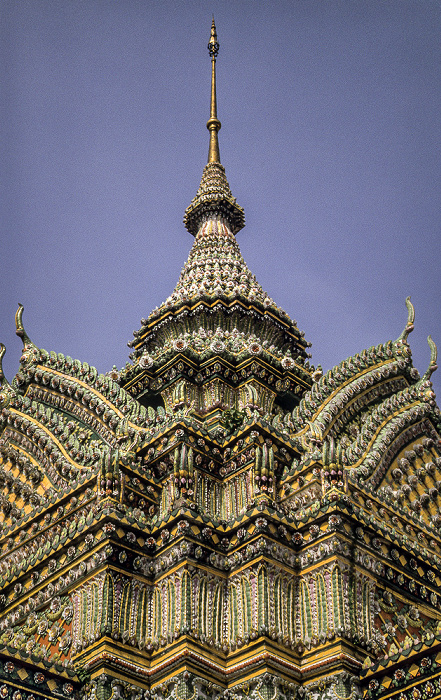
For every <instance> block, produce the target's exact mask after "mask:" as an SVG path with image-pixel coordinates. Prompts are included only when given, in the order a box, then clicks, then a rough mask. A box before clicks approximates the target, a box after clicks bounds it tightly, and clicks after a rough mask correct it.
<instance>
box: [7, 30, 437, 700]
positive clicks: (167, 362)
mask: <svg viewBox="0 0 441 700" xmlns="http://www.w3.org/2000/svg"><path fill="white" fill-rule="evenodd" d="M208 48H209V53H210V57H211V66H212V77H211V110H210V118H209V120H208V123H207V127H208V130H209V134H210V141H209V154H208V163H207V165H206V166H205V168H204V171H203V175H202V180H201V184H200V186H199V189H198V191H197V194H196V196H195V198H194V199H193V200H192V202H191V204H190V206H189V207H188V208H187V210H186V212H185V217H184V223H185V226H186V228H187V229H188V231H189V232H190V233H191V234H192V235H193V236H194V237H195V240H194V244H193V247H192V249H191V251H190V254H189V258H188V260H187V262H186V263H185V266H184V268H183V270H182V272H181V275H180V277H179V280H178V282H177V285H176V287H175V289H174V290H173V292H172V294H171V295H170V297H169V298H168V299H167V300H166V301H165V302H164V303H163V304H161V305H160V306H159V307H158V308H157V309H155V310H154V311H152V313H151V314H150V316H148V318H146V319H143V320H142V321H141V328H140V330H138V331H136V332H135V333H134V339H133V340H132V341H131V342H130V343H129V344H130V346H131V348H132V352H131V363H128V365H126V367H125V368H124V369H123V370H121V371H118V370H116V369H113V370H111V371H110V372H108V373H107V374H99V373H98V372H97V370H96V369H95V368H94V367H91V366H89V364H88V363H87V362H80V361H78V360H73V359H72V358H71V357H68V356H64V355H62V354H60V353H58V354H57V353H56V352H54V351H52V352H47V351H45V350H43V349H41V348H39V347H38V346H37V345H36V344H35V343H34V342H33V341H32V340H31V339H30V338H29V337H28V335H27V334H26V331H25V329H24V325H23V317H22V315H23V307H22V306H20V307H19V309H18V311H17V315H16V328H17V335H18V336H20V338H21V340H22V342H23V353H22V356H21V360H20V367H19V370H18V372H17V374H16V376H15V377H14V379H13V380H12V382H11V383H9V382H8V381H7V379H6V378H5V376H4V374H3V371H2V370H1V358H2V357H3V354H4V347H3V346H1V352H0V494H1V495H0V509H1V510H0V513H1V515H0V522H1V525H0V700H41V699H42V698H47V699H48V700H69V699H70V698H78V700H79V699H80V698H81V699H83V698H84V699H85V700H86V699H87V700H95V699H97V700H119V699H121V698H124V700H126V699H127V700H149V699H150V700H166V699H168V698H172V699H173V700H191V699H196V698H201V699H204V700H221V699H222V700H276V698H277V699H279V700H294V698H304V699H305V700H325V699H326V700H328V699H329V700H331V699H336V698H338V699H339V700H355V698H361V697H366V698H368V699H369V700H383V699H384V700H386V699H387V700H389V699H392V698H393V699H394V700H419V698H421V699H422V700H425V699H428V698H435V697H440V695H441V592H440V585H441V558H440V554H441V548H440V546H441V545H440V526H441V509H440V507H441V456H440V455H441V440H440V427H441V419H440V412H439V409H438V408H437V405H436V403H435V395H434V393H433V390H432V385H431V382H430V376H431V373H432V372H433V371H434V370H435V369H436V347H435V344H434V343H433V341H432V340H431V339H430V338H429V345H430V348H431V361H430V366H429V368H428V369H427V371H426V372H425V373H424V374H423V375H422V376H420V375H419V373H418V371H417V370H416V368H414V367H413V365H412V359H411V350H410V345H409V342H408V338H409V334H410V332H411V331H412V329H413V325H414V309H413V306H412V304H411V301H410V299H407V300H406V304H407V323H406V324H405V328H404V330H403V332H402V334H401V335H400V337H399V338H398V339H397V340H388V341H387V342H385V343H383V344H380V345H378V346H376V347H371V348H369V349H368V350H363V351H362V352H360V353H359V354H357V355H355V356H354V357H350V358H348V359H347V360H344V361H343V362H341V364H339V365H338V366H336V367H334V368H333V369H331V370H330V371H328V372H326V373H325V374H323V372H322V370H321V368H320V367H317V368H315V367H314V366H312V365H311V364H310V355H309V353H308V346H309V343H307V342H306V340H305V338H304V334H303V333H302V332H301V331H299V329H298V328H297V325H296V323H295V321H293V320H291V319H290V318H289V316H288V315H287V314H286V313H285V312H284V311H283V310H282V309H280V308H279V307H278V306H277V304H276V303H275V302H274V301H273V300H272V299H271V298H270V297H269V296H268V295H267V294H266V293H265V292H264V291H263V289H262V288H261V286H260V285H259V284H258V282H257V281H256V279H255V277H254V275H253V274H252V273H251V272H250V270H249V269H248V267H247V265H246V264H245V262H244V260H243V258H242V256H241V253H240V250H239V247H238V244H237V242H236V238H235V236H236V234H237V233H238V232H239V231H240V230H241V228H242V227H243V226H244V223H245V220H244V212H243V210H242V208H241V207H240V206H239V205H238V204H237V202H236V200H235V198H234V197H233V195H232V193H231V190H230V187H229V184H228V181H227V178H226V175H225V170H224V167H223V166H222V165H221V162H220V155H219V142H218V132H219V129H220V126H221V125H220V122H219V120H218V116H217V107H216V58H217V55H218V50H219V44H218V41H217V35H216V28H215V25H214V20H213V24H212V28H211V37H210V41H209V45H208ZM403 325H404V323H403Z"/></svg>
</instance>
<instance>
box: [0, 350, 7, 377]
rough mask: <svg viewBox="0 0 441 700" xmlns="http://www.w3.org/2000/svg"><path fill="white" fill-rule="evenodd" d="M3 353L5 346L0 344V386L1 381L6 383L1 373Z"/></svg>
mask: <svg viewBox="0 0 441 700" xmlns="http://www.w3.org/2000/svg"><path fill="white" fill-rule="evenodd" d="M5 352H6V348H5V346H4V345H3V343H0V386H1V385H2V383H3V381H7V380H6V377H5V375H4V372H3V357H4V354H5Z"/></svg>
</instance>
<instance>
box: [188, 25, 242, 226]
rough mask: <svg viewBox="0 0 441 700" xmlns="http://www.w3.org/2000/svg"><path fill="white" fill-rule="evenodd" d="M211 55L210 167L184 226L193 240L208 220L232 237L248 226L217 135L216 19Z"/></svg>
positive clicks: (211, 39)
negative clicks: (221, 222)
mask: <svg viewBox="0 0 441 700" xmlns="http://www.w3.org/2000/svg"><path fill="white" fill-rule="evenodd" d="M208 52H209V54H210V56H211V99H210V119H209V120H208V122H207V129H208V131H209V132H210V145H209V148H208V163H207V165H206V166H205V168H204V172H203V174H202V180H201V184H200V186H199V189H198V191H197V194H196V197H194V199H193V200H192V202H191V204H190V206H189V207H187V209H186V210H185V216H184V224H185V226H186V228H187V230H188V231H189V232H190V233H191V234H192V235H193V236H196V234H197V233H198V231H199V229H200V227H201V226H202V224H203V223H204V222H205V221H207V220H208V219H209V218H213V216H217V217H218V218H220V219H223V220H224V221H225V222H226V223H227V224H228V226H229V228H230V230H231V232H232V233H237V232H238V231H240V229H241V228H243V227H244V226H245V216H244V211H243V209H242V207H240V206H239V205H238V204H237V202H236V200H235V198H234V197H233V195H232V194H231V190H230V186H229V184H228V180H227V178H226V175H225V168H224V167H223V166H222V165H221V162H220V155H219V139H218V135H217V134H218V131H219V129H220V128H221V123H220V121H219V119H218V118H217V101H216V57H217V55H218V53H219V43H218V40H217V34H216V25H215V23H214V18H213V21H212V23H211V36H210V41H209V42H208Z"/></svg>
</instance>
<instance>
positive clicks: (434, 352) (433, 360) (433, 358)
mask: <svg viewBox="0 0 441 700" xmlns="http://www.w3.org/2000/svg"><path fill="white" fill-rule="evenodd" d="M427 342H428V344H429V348H430V364H429V366H428V368H427V370H426V372H425V374H424V376H423V377H422V379H423V381H424V380H426V379H430V377H431V376H432V374H433V373H434V372H435V370H437V369H438V365H437V360H438V348H437V347H436V345H435V342H434V341H433V340H432V336H430V335H429V336H428V338H427Z"/></svg>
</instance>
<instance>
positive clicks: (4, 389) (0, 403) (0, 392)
mask: <svg viewBox="0 0 441 700" xmlns="http://www.w3.org/2000/svg"><path fill="white" fill-rule="evenodd" d="M5 352H6V348H5V346H4V345H3V343H0V408H5V407H6V406H7V405H8V404H9V403H10V401H11V398H12V397H13V396H14V393H15V392H14V390H13V388H12V387H11V385H10V384H9V382H8V380H7V379H6V377H5V374H4V372H3V356H4V354H5Z"/></svg>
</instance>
